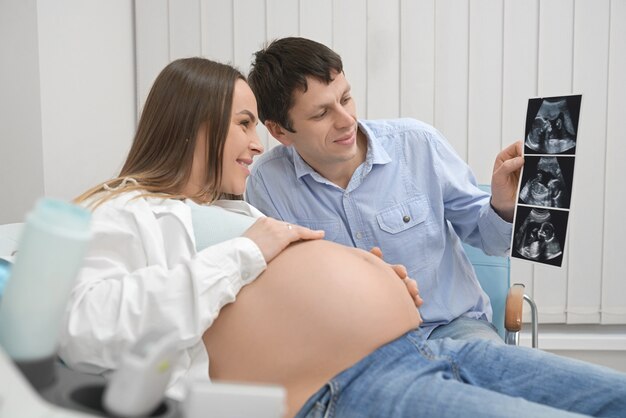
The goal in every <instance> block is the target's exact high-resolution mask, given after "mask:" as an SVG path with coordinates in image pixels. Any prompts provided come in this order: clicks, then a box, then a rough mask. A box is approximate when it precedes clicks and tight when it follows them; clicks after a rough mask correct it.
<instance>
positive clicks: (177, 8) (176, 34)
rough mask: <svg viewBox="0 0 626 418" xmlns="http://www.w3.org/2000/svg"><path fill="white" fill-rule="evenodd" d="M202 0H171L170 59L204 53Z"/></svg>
mask: <svg viewBox="0 0 626 418" xmlns="http://www.w3.org/2000/svg"><path fill="white" fill-rule="evenodd" d="M201 18H202V14H201V13H200V0H185V1H180V0H179V1H176V0H172V1H169V25H170V30H169V35H170V60H171V61H173V60H175V59H178V58H186V57H196V56H198V55H200V54H201V53H202V47H201V39H202V32H201V30H200V22H201Z"/></svg>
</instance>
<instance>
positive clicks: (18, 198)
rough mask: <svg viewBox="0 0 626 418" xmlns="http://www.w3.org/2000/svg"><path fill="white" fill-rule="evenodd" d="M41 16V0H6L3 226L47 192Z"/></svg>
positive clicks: (1, 26) (2, 28) (0, 51)
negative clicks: (39, 26)
mask: <svg viewBox="0 0 626 418" xmlns="http://www.w3.org/2000/svg"><path fill="white" fill-rule="evenodd" d="M37 20H38V19H37V2H36V1H35V0H26V1H13V2H0V55H1V56H2V63H3V64H2V65H0V188H2V204H0V224H5V223H13V222H22V221H23V220H24V215H25V214H26V212H28V211H29V210H30V209H31V208H32V207H33V206H34V205H35V201H36V200H37V199H38V198H39V197H40V196H42V195H43V194H44V172H43V145H42V143H41V100H40V85H39V47H38V44H39V39H38V27H37V26H38V23H37ZM16 39H19V42H17V41H16ZM5 63H11V65H6V64H5Z"/></svg>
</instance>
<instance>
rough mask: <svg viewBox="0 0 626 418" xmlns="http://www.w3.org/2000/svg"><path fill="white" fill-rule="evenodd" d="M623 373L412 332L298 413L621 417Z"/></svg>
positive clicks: (328, 416) (625, 405)
mask: <svg viewBox="0 0 626 418" xmlns="http://www.w3.org/2000/svg"><path fill="white" fill-rule="evenodd" d="M624 411H626V375H624V374H620V373H617V372H613V371H611V370H609V369H605V368H601V367H597V366H591V365H588V364H584V363H581V362H576V361H571V360H568V359H562V358H560V357H557V356H554V355H549V354H547V353H543V352H541V351H539V350H532V349H527V348H520V347H509V346H506V345H503V344H495V343H492V342H489V341H482V340H474V341H467V342H465V341H455V340H451V339H445V340H434V341H430V340H425V339H424V338H423V335H420V334H419V332H412V333H409V334H407V335H405V336H404V337H401V338H400V339H398V340H396V341H394V342H392V343H389V344H387V345H385V346H383V347H381V348H379V349H378V350H376V351H375V352H374V353H372V354H370V355H369V356H367V357H366V358H364V359H363V360H361V361H359V362H358V363H357V364H356V365H354V366H353V367H351V368H349V369H347V370H345V371H343V372H342V373H340V374H339V375H338V376H336V377H335V378H334V379H332V380H331V381H330V382H329V384H328V385H326V386H325V387H324V388H323V389H321V390H320V391H319V392H318V393H317V394H315V395H314V396H313V397H311V399H309V401H308V402H307V404H306V405H305V406H304V407H303V408H302V410H301V411H300V413H299V414H298V415H297V417H298V418H301V417H307V418H308V417H311V418H312V417H316V418H322V417H325V418H332V417H341V418H352V417H354V418H359V417H394V418H395V417H398V418H412V417H442V418H448V417H473V416H480V417H519V416H529V417H539V418H541V417H551V418H552V417H574V416H579V415H578V414H576V412H579V413H584V414H592V415H598V416H624Z"/></svg>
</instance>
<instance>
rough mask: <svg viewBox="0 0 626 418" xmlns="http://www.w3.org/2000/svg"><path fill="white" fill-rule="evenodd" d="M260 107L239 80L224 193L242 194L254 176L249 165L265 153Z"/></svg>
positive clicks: (226, 152)
mask: <svg viewBox="0 0 626 418" xmlns="http://www.w3.org/2000/svg"><path fill="white" fill-rule="evenodd" d="M258 120H259V118H258V116H257V105H256V99H255V97H254V93H252V90H251V89H250V87H249V86H248V83H246V82H245V81H243V80H237V82H236V83H235V89H234V92H233V108H232V112H231V119H230V127H229V129H228V135H227V137H226V144H225V145H224V159H223V160H222V185H221V190H220V192H222V193H230V194H234V195H241V194H243V192H244V191H245V189H246V179H247V178H248V176H249V175H250V170H249V168H248V166H249V165H250V164H252V159H253V158H254V157H255V156H256V155H259V154H261V153H262V152H263V145H261V141H260V140H259V136H258V135H257V131H256V125H257V123H258Z"/></svg>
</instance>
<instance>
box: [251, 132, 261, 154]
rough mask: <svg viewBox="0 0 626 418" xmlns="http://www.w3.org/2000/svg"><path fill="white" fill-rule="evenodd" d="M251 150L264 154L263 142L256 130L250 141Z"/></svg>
mask: <svg viewBox="0 0 626 418" xmlns="http://www.w3.org/2000/svg"><path fill="white" fill-rule="evenodd" d="M250 150H251V151H252V152H254V153H256V154H262V153H263V151H264V148H263V144H262V143H261V140H260V139H259V134H258V133H256V132H255V133H254V134H253V135H252V140H251V141H250Z"/></svg>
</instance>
